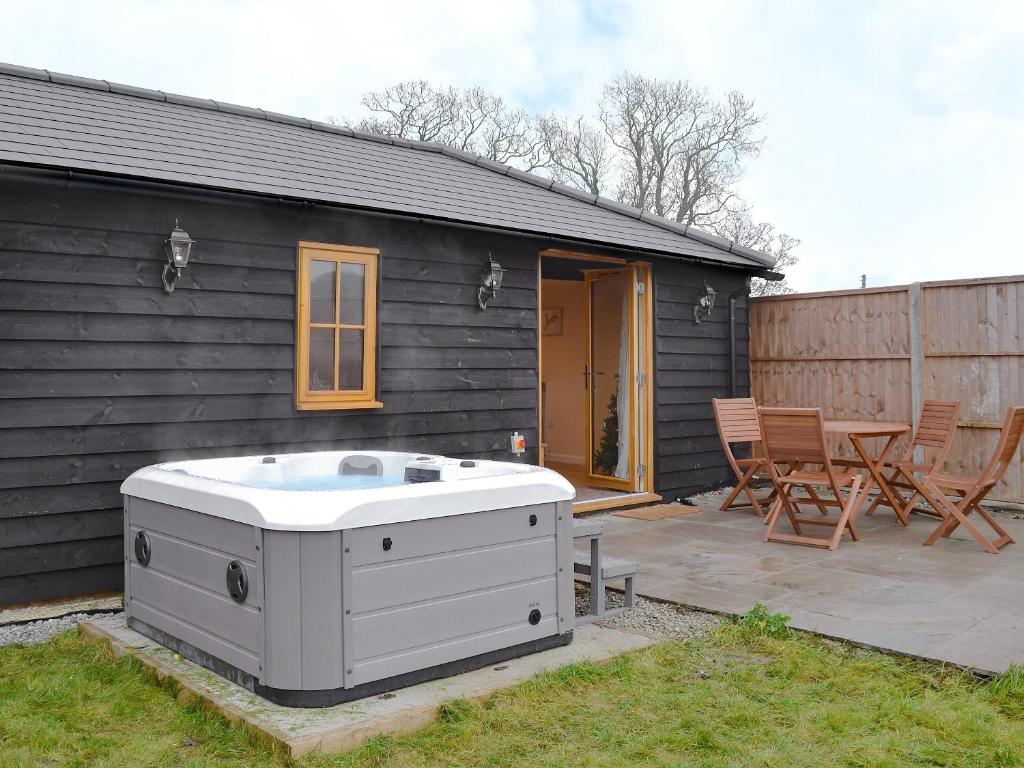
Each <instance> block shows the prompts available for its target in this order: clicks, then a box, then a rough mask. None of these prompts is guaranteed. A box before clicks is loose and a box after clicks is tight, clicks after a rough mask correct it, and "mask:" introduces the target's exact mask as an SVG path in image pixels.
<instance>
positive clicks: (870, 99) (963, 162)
mask: <svg viewBox="0 0 1024 768" xmlns="http://www.w3.org/2000/svg"><path fill="white" fill-rule="evenodd" d="M0 60H5V61H9V62H13V63H18V64H24V65H28V66H36V67H45V68H49V69H53V70H57V71H62V72H70V73H74V74H79V75H85V76H91V77H100V78H105V79H109V80H116V81H120V82H127V83H132V84H136V85H142V86H148V87H153V88H161V89H164V90H168V91H176V92H179V93H187V94H190V95H195V96H205V97H211V98H217V99H221V100H225V101H233V102H236V103H240V104H246V105H253V106H260V107H263V108H266V109H272V110H276V111H281V112H287V113H292V114H300V115H305V116H308V117H312V118H317V119H323V118H324V117H326V116H327V115H330V114H334V115H352V114H356V113H357V112H358V107H357V104H358V99H359V96H360V95H361V94H362V93H363V92H365V91H367V90H370V89H375V88H380V87H383V86H385V85H388V84H391V83H393V82H395V81H398V80H402V79H409V78H425V79H428V80H434V81H438V82H446V83H452V84H456V85H472V84H480V85H484V86H486V87H488V88H490V89H492V90H494V91H496V92H498V93H501V94H502V95H504V96H505V97H506V98H507V99H508V100H509V101H510V102H514V103H515V102H518V103H523V104H528V105H529V106H531V107H533V108H536V109H543V110H547V109H560V110H565V111H569V112H581V111H583V112H586V111H591V110H592V108H593V105H594V104H595V102H596V100H597V98H598V96H599V94H600V90H601V86H602V84H603V83H604V82H606V81H607V80H608V79H609V78H611V77H612V76H614V75H615V74H617V73H619V72H621V71H623V70H624V69H631V70H633V71H637V72H642V73H646V74H652V75H656V76H659V77H678V78H690V79H692V80H694V81H697V82H700V83H704V84H706V85H707V86H709V87H710V88H711V89H712V90H714V91H719V92H721V91H724V90H727V89H732V88H737V89H740V90H742V91H744V92H745V93H747V94H748V95H750V96H752V97H753V98H755V99H756V101H757V102H758V104H759V105H760V106H761V107H762V108H763V109H765V110H766V111H767V112H768V114H769V122H768V123H767V126H766V130H767V139H768V141H767V145H766V149H765V152H764V153H763V154H762V156H761V157H760V158H759V159H757V160H756V161H754V162H752V163H751V164H750V167H749V169H748V175H747V178H746V179H745V181H744V183H743V185H742V192H743V193H744V194H745V195H746V196H747V197H748V198H749V199H750V200H751V202H752V203H753V204H754V206H755V212H756V213H757V214H758V215H759V216H761V217H762V218H766V219H768V220H770V221H772V222H774V223H775V224H776V225H777V226H778V227H779V228H780V229H781V230H783V231H786V232H789V233H791V234H793V235H795V236H797V237H800V238H801V239H802V240H803V245H802V246H801V247H800V249H799V252H800V255H801V257H802V263H801V264H800V265H799V266H798V267H797V268H795V269H794V271H793V275H792V278H793V281H794V283H795V284H796V285H797V286H798V287H799V288H802V289H818V288H834V287H847V286H851V285H855V284H856V282H857V280H858V279H859V275H860V274H861V273H867V274H868V277H869V280H870V281H871V282H872V283H875V284H879V283H883V282H906V281H910V280H915V279H922V280H927V279H937V278H941V277H962V276H978V275H984V274H1000V273H1011V272H1021V271H1024V270H1022V269H1021V266H1020V264H1021V256H1020V253H1019V251H1020V248H1019V246H1016V245H1015V244H1013V242H1012V240H1011V238H1012V236H1013V233H1014V232H1015V228H1014V227H1013V226H1012V225H1013V224H1014V223H1016V221H1017V220H1018V219H1019V218H1020V215H1019V211H1020V210H1022V209H1024V181H1022V180H1024V141H1022V140H1021V137H1022V136H1024V90H1022V89H1024V79H1021V78H1020V72H1021V71H1024V6H1019V5H1018V4H1017V3H1013V2H1005V3H998V2H993V3H985V4H977V3H975V4H962V3H959V4H958V3H952V2H950V3H942V4H937V3H934V2H925V1H924V0H907V1H906V2H895V1H893V2H884V1H879V2H872V3H867V4H863V5H862V4H840V3H818V2H813V1H812V0H790V1H789V2H780V1H776V0H749V1H748V2H729V3H726V2H722V3H694V2H688V3H683V2H679V1H678V0H650V1H647V2H635V3H632V4H630V5H625V4H620V3H614V2H594V3H583V2H570V1H569V0H548V2H542V0H531V1H529V2H526V1H524V2H520V3H515V4H497V3H487V2H479V0H478V1H477V2H451V3H423V2H403V3H392V2H389V3H376V4H372V3H354V2H353V3H344V2H306V3H287V4H286V3H269V2H243V1H242V0H233V1H229V0H224V1H223V2H216V3H209V2H194V1H193V2H173V3H172V2H147V3H137V2H116V3H72V2H64V3H56V4H53V3H50V4H41V3H35V4H29V3H9V4H2V3H0ZM1007 233H1009V235H1010V237H1007Z"/></svg>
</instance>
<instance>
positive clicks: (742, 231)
mask: <svg viewBox="0 0 1024 768" xmlns="http://www.w3.org/2000/svg"><path fill="white" fill-rule="evenodd" d="M713 231H714V233H715V234H716V235H719V236H721V237H725V238H728V239H729V240H732V241H733V242H734V243H739V244H740V245H745V246H747V247H748V248H753V249H754V250H755V251H760V252H761V253H764V254H766V255H768V256H772V257H773V258H774V259H775V266H774V268H773V269H774V271H776V272H783V271H785V270H786V269H787V268H788V267H792V266H793V265H795V264H796V263H797V262H798V261H799V259H798V258H797V257H796V255H795V254H794V253H793V249H794V248H796V247H797V246H798V245H800V241H799V240H797V239H796V238H795V237H791V236H790V235H787V234H785V233H782V232H778V233H777V232H776V231H775V227H774V226H772V225H771V224H769V223H768V222H767V221H754V220H753V218H751V216H750V212H749V211H748V210H747V209H746V208H741V209H738V210H734V211H732V212H731V213H730V215H729V216H728V217H727V218H726V219H725V220H723V221H722V222H720V223H719V224H718V226H716V227H715V228H714V230H713ZM785 293H793V289H792V288H791V287H790V286H789V284H788V283H787V281H785V280H763V279H761V278H759V277H755V278H753V279H752V280H751V281H750V295H751V296H780V295H782V294H785Z"/></svg>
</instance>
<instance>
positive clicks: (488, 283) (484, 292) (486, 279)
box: [476, 254, 505, 309]
mask: <svg viewBox="0 0 1024 768" xmlns="http://www.w3.org/2000/svg"><path fill="white" fill-rule="evenodd" d="M503 274H505V270H504V269H502V268H501V264H499V263H498V262H496V261H495V260H494V259H492V258H491V255H490V254H487V263H486V264H484V268H483V271H482V272H481V273H480V276H481V282H482V283H483V285H481V286H480V288H479V289H478V290H477V293H476V303H477V304H479V305H480V309H487V302H489V301H490V300H491V299H493V298H494V297H495V296H497V295H498V291H499V290H500V289H501V276H502V275H503Z"/></svg>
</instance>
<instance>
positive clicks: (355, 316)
mask: <svg viewBox="0 0 1024 768" xmlns="http://www.w3.org/2000/svg"><path fill="white" fill-rule="evenodd" d="M365 275H366V267H365V266H363V265H362V264H345V263H342V265H341V322H342V323H343V324H344V325H362V324H363V302H364V301H365V299H364V297H363V293H364V288H365ZM343 359H344V358H343Z"/></svg>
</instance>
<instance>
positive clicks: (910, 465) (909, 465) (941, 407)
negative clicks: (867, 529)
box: [865, 400, 961, 525]
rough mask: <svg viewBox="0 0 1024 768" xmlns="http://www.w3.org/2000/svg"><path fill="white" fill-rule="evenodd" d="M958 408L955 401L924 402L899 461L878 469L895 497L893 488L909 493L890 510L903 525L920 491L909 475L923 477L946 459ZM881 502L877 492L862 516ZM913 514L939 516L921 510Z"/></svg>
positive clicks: (953, 433) (872, 510)
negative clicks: (911, 435)
mask: <svg viewBox="0 0 1024 768" xmlns="http://www.w3.org/2000/svg"><path fill="white" fill-rule="evenodd" d="M960 407H961V403H960V401H959V400H925V401H924V404H923V405H922V406H921V418H920V419H918V422H917V431H916V432H915V433H914V438H913V440H911V441H910V445H909V446H908V447H907V451H906V453H905V454H904V455H903V458H902V459H897V460H895V461H887V462H885V464H884V465H883V466H882V474H884V475H886V483H887V484H888V485H889V487H890V488H892V489H893V490H894V491H895V493H896V495H897V497H899V491H896V490H895V489H897V488H899V489H906V490H910V491H912V495H911V496H910V499H909V500H906V499H904V502H905V503H904V504H903V506H902V507H901V508H900V509H896V510H893V511H894V512H895V513H896V516H897V517H898V518H899V519H900V522H901V523H903V524H904V525H906V524H907V522H908V521H909V519H910V513H911V512H912V511H915V507H916V505H917V502H918V500H919V499H920V498H921V492H920V491H919V490H918V489H917V484H916V482H915V480H914V477H913V475H914V473H918V474H924V475H927V474H929V473H931V472H935V471H937V470H939V469H941V468H942V463H943V462H944V461H945V460H946V455H947V454H948V453H949V449H950V448H951V447H952V445H953V438H954V437H956V425H957V423H958V422H959V420H960ZM918 449H920V450H921V455H922V457H923V460H922V461H917V460H916V459H915V456H916V455H917V452H918ZM882 503H887V500H886V497H885V494H884V493H879V494H878V496H876V497H875V501H874V503H872V505H871V506H870V507H869V508H868V511H867V512H866V513H865V514H867V515H868V516H871V515H873V514H874V513H875V510H876V509H877V508H878V505H879V504H882ZM916 511H919V512H926V513H929V512H930V513H931V514H936V515H937V514H939V513H938V512H931V510H925V509H917V510H916Z"/></svg>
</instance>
